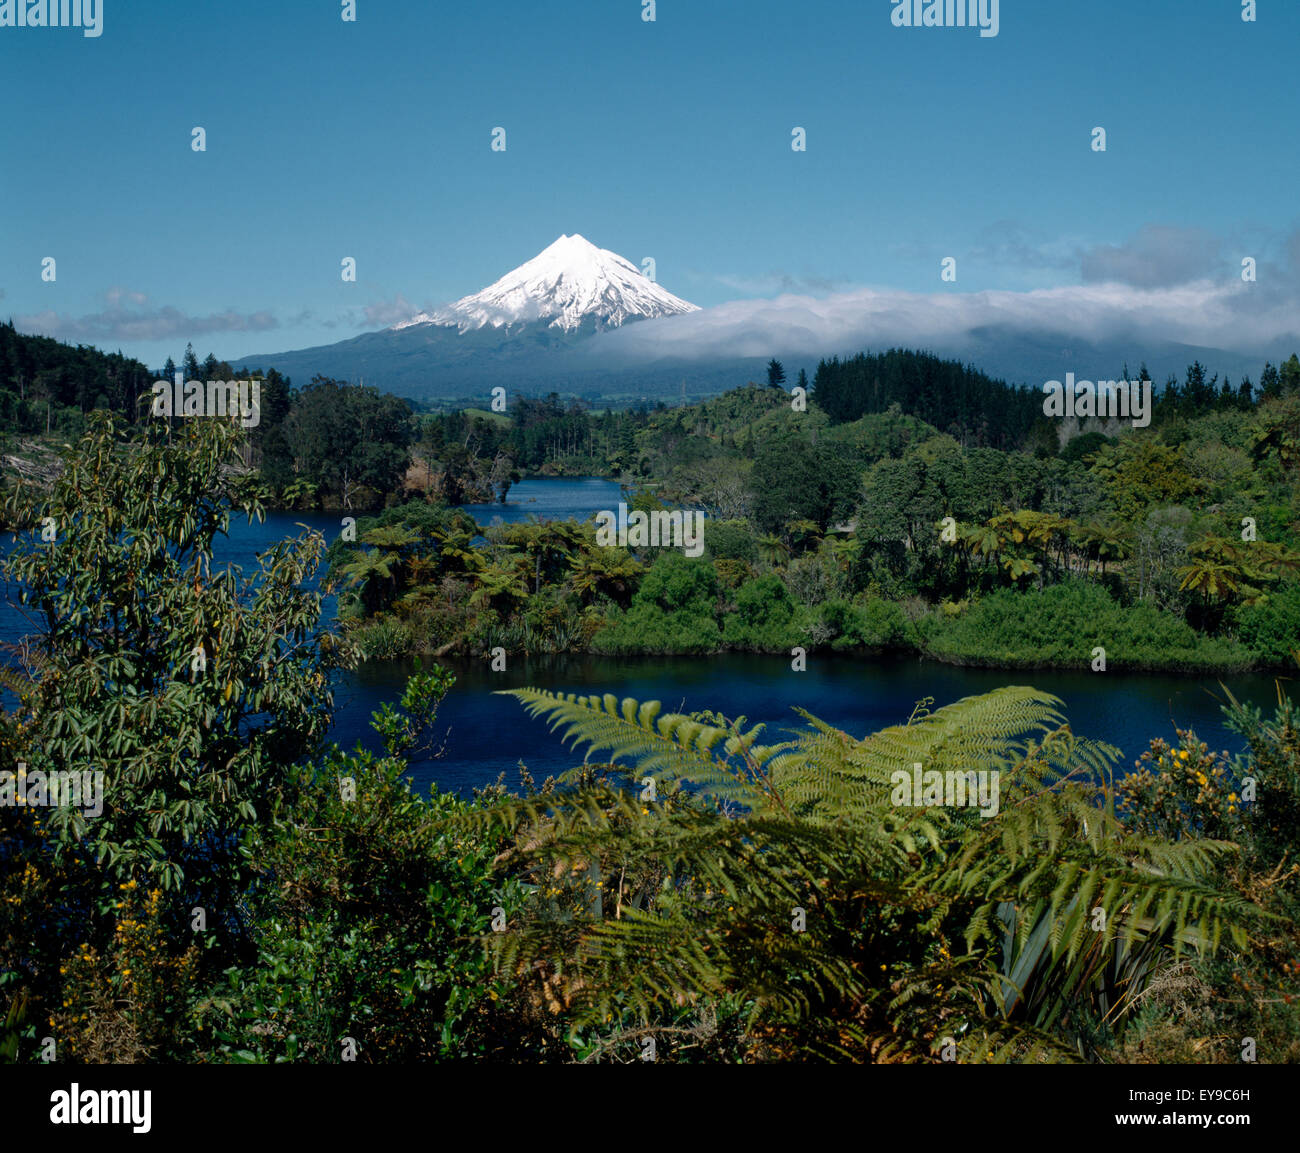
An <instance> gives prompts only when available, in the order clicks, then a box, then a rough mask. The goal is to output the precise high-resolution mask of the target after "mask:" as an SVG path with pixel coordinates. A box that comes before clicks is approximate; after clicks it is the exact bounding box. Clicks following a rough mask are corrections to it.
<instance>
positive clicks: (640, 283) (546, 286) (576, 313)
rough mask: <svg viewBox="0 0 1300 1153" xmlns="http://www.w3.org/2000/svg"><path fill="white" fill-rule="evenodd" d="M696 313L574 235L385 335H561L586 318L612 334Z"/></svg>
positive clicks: (629, 266)
mask: <svg viewBox="0 0 1300 1153" xmlns="http://www.w3.org/2000/svg"><path fill="white" fill-rule="evenodd" d="M696 311H698V309H697V307H696V306H695V305H694V304H691V303H689V302H688V301H685V300H680V299H678V298H677V297H676V296H674V295H673V294H672V293H671V292H667V291H665V290H664V289H662V288H660V287H659V285H658V284H656V283H655V282H654V281H653V280H650V279H649V278H648V277H646V276H643V275H642V274H641V272H640V270H639V269H638V268H637V267H636V266H635V265H634V264H633V263H632V262H631V261H629V260H625V259H624V258H623V257H621V256H619V255H618V253H616V252H610V251H609V250H608V249H606V248H597V247H596V245H594V244H592V243H591V241H590V240H588V239H587V238H586V237H585V236H580V235H579V234H578V233H576V232H575V233H574V234H573V235H572V236H570V235H568V234H567V233H566V234H564V235H561V236H560V237H559V238H558V239H557V240H555V241H553V242H552V243H551V244H549V245H548V246H547V247H546V248H544V249H542V251H541V252H539V253H538V254H537V255H536V256H534V257H533V258H532V259H531V260H528V261H525V262H524V263H523V264H521V265H520V266H519V267H518V268H516V269H515V270H514V271H513V272H508V273H506V275H505V276H503V277H502V278H501V279H500V280H498V281H496V282H495V283H494V284H490V285H488V287H487V288H485V289H483V291H482V292H476V293H474V294H473V295H471V296H465V297H462V298H461V299H460V300H457V301H456V302H455V303H453V304H448V305H445V306H444V307H442V308H439V309H435V310H434V311H433V312H424V313H421V314H420V315H419V316H416V317H413V318H412V319H410V320H408V321H405V322H403V323H401V324H396V325H394V326H393V327H394V328H409V327H410V326H412V325H415V324H439V325H444V326H452V325H454V326H456V327H457V328H459V329H460V331H461V332H467V331H469V330H471V329H475V328H482V327H484V326H485V325H489V324H490V325H492V326H493V327H494V328H501V327H504V326H508V325H513V324H524V323H527V322H529V321H533V320H548V321H549V322H550V324H551V326H552V327H555V328H561V329H564V330H566V331H567V330H569V329H573V328H578V327H580V326H581V325H582V323H583V321H585V320H586V319H587V318H588V317H594V318H595V319H596V321H597V323H598V324H602V325H610V326H613V327H617V326H618V325H621V324H622V323H623V322H624V321H625V320H631V319H635V318H643V317H644V318H650V317H656V316H673V315H676V314H679V313H683V312H696Z"/></svg>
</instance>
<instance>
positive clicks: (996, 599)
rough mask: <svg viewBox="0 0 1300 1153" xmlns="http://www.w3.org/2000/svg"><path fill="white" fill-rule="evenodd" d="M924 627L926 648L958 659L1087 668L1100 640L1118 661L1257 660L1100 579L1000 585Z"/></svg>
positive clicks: (1113, 662) (1184, 665)
mask: <svg viewBox="0 0 1300 1153" xmlns="http://www.w3.org/2000/svg"><path fill="white" fill-rule="evenodd" d="M925 632H926V640H925V647H926V651H927V652H929V653H931V654H933V655H934V656H937V657H939V658H940V659H942V660H946V661H951V662H953V663H955V664H967V663H979V664H988V665H993V666H995V667H999V668H1035V667H1044V666H1053V667H1063V668H1071V667H1073V668H1086V667H1090V666H1091V663H1092V660H1093V649H1094V648H1097V647H1101V648H1104V649H1105V650H1106V662H1107V667H1108V668H1113V669H1151V668H1177V669H1186V670H1189V671H1190V670H1194V669H1222V670H1231V669H1235V670H1242V669H1247V668H1250V667H1251V665H1252V664H1253V657H1252V655H1251V653H1250V652H1249V651H1248V650H1247V649H1245V648H1244V647H1243V646H1242V645H1240V644H1238V643H1236V642H1234V641H1228V640H1208V639H1206V638H1205V637H1203V636H1201V635H1200V634H1198V633H1197V632H1196V631H1195V630H1194V629H1193V628H1191V626H1190V625H1188V624H1187V623H1186V622H1185V621H1182V620H1180V619H1179V618H1177V617H1176V616H1173V615H1172V614H1169V613H1163V612H1161V611H1160V610H1158V609H1156V608H1154V607H1152V606H1151V605H1148V604H1137V605H1132V606H1130V607H1127V608H1126V607H1124V606H1122V605H1120V604H1118V603H1117V602H1116V601H1115V600H1113V599H1112V598H1111V596H1110V594H1109V593H1107V592H1106V590H1105V589H1103V588H1101V587H1099V586H1097V585H1094V584H1081V583H1071V584H1061V585H1053V586H1051V587H1049V588H1045V589H1041V590H1034V589H1030V590H1026V591H1023V592H1012V591H1011V590H1007V589H1002V590H999V591H998V592H995V593H991V594H989V595H988V596H986V597H983V598H981V599H980V600H979V601H977V602H975V603H974V604H973V605H971V607H970V610H969V611H968V612H966V613H964V614H962V615H961V616H958V617H956V618H940V617H931V618H928V619H927V621H926V623H925Z"/></svg>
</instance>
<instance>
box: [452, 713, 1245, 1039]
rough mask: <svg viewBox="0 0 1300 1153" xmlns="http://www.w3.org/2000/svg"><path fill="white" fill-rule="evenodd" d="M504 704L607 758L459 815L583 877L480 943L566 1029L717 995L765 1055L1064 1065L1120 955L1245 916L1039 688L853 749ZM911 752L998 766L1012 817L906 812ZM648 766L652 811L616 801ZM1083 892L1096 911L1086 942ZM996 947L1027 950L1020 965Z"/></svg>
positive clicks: (938, 764)
mask: <svg viewBox="0 0 1300 1153" xmlns="http://www.w3.org/2000/svg"><path fill="white" fill-rule="evenodd" d="M512 695H514V696H516V697H518V698H519V699H520V700H521V702H522V703H523V704H524V705H525V707H526V708H527V709H528V711H529V712H530V713H531V714H532V715H535V716H544V717H547V718H548V719H549V720H550V722H551V724H552V726H553V727H560V728H562V729H563V730H564V731H565V733H566V734H567V736H568V737H569V738H570V739H572V740H573V741H574V742H575V746H581V745H584V744H585V745H588V746H589V749H588V754H587V756H588V760H589V761H590V760H592V758H593V754H595V753H597V752H603V753H604V754H605V755H606V757H607V758H608V762H609V763H608V764H607V765H606V766H605V767H604V768H603V769H601V770H599V771H596V772H594V773H593V772H592V771H591V770H589V769H588V770H584V771H583V772H581V773H579V774H576V775H575V776H574V777H573V779H572V784H573V786H574V789H573V791H572V792H569V793H564V794H561V795H557V796H553V797H549V798H547V799H546V803H545V805H544V806H543V805H540V804H538V803H535V802H529V801H524V802H519V801H507V802H504V803H502V804H499V805H498V806H496V807H495V808H494V809H493V810H491V811H490V812H488V813H486V814H483V815H481V816H480V815H473V820H474V821H475V822H476V824H477V823H478V822H482V821H488V822H490V825H491V827H504V828H506V829H510V830H512V831H514V833H515V835H516V842H517V844H518V845H519V847H520V848H519V851H520V853H521V854H523V859H524V860H525V861H533V860H536V862H537V865H538V867H544V866H545V865H546V864H547V863H548V862H559V863H560V864H561V865H563V864H564V863H566V862H567V863H569V864H570V865H571V866H572V867H567V866H566V867H562V868H559V869H558V871H557V872H556V873H555V875H557V876H566V877H573V878H575V882H574V883H575V884H576V886H577V887H576V889H571V890H570V892H571V893H572V895H573V896H574V897H575V898H576V899H575V900H573V901H572V902H571V905H570V911H569V913H568V914H567V915H566V916H564V917H563V918H561V919H559V920H557V919H555V917H554V916H553V915H552V914H551V913H550V912H548V909H549V908H550V906H549V905H542V906H537V907H534V908H532V909H530V911H529V914H528V916H526V918H525V919H524V920H523V922H522V923H521V924H520V925H519V927H518V928H517V929H513V930H512V931H511V932H509V933H507V934H502V935H500V936H499V937H498V938H497V939H496V940H494V941H493V945H494V947H495V949H496V953H497V956H498V958H499V960H500V963H501V964H502V966H503V967H508V968H509V969H510V970H511V971H513V972H516V973H518V974H520V975H521V976H523V977H524V978H525V979H544V980H545V981H547V982H548V986H547V987H548V989H549V996H550V997H551V998H552V999H553V1000H554V1001H555V1002H556V1006H557V1011H559V1012H564V1013H567V1014H568V1015H569V1016H570V1019H571V1020H572V1021H573V1022H574V1025H575V1026H579V1027H580V1026H582V1025H584V1024H586V1023H593V1024H599V1023H601V1022H610V1021H617V1022H618V1023H619V1025H621V1026H626V1024H627V1023H628V1022H629V1021H631V1022H637V1023H639V1025H640V1027H641V1028H643V1029H644V1030H648V1031H653V1030H654V1029H656V1028H658V1027H663V1026H665V1025H666V1024H667V1023H668V1022H669V1021H670V1020H671V1019H672V1015H673V1014H675V1013H676V1012H678V1011H679V1010H680V1008H681V1007H682V1006H683V1005H687V1006H692V1005H693V1006H704V1005H707V1004H709V1003H710V1002H711V1001H713V1000H714V999H717V998H726V999H727V1000H728V1002H729V1003H733V1004H734V1003H737V1002H739V1003H743V1004H746V1005H748V1006H750V1009H749V1012H748V1014H747V1016H746V1030H747V1032H748V1033H749V1035H750V1037H751V1038H752V1039H753V1041H752V1048H751V1053H750V1055H751V1057H757V1058H759V1059H761V1058H763V1057H779V1056H792V1055H795V1054H803V1055H805V1056H807V1055H813V1056H823V1057H826V1056H838V1057H841V1058H843V1057H849V1058H852V1059H859V1060H925V1059H932V1060H933V1059H937V1058H938V1053H937V1050H938V1049H939V1047H940V1045H939V1042H940V1038H942V1036H943V1035H945V1034H949V1035H952V1036H954V1037H957V1038H959V1039H961V1040H960V1045H961V1048H962V1051H963V1054H964V1055H963V1058H962V1059H963V1060H971V1059H974V1060H981V1059H985V1056H986V1053H987V1054H988V1055H989V1056H993V1055H994V1054H996V1057H995V1059H1011V1058H1019V1059H1048V1058H1050V1057H1053V1056H1055V1057H1057V1058H1060V1057H1063V1056H1067V1055H1068V1054H1069V1053H1070V1052H1075V1051H1079V1050H1080V1049H1084V1050H1085V1051H1086V1046H1085V1045H1084V1043H1083V1041H1082V1039H1081V1037H1082V1034H1081V1031H1080V1029H1079V1028H1078V1027H1076V1026H1070V1027H1063V1025H1062V1022H1063V1021H1064V1020H1066V1019H1067V1018H1070V1017H1073V1018H1074V1019H1092V1018H1096V1017H1099V1016H1100V1015H1101V1014H1108V1015H1109V1016H1110V1017H1111V1019H1112V1020H1115V1021H1121V1020H1123V1019H1124V1017H1125V1016H1126V1015H1127V1014H1128V1013H1129V1012H1130V1011H1131V1008H1132V1006H1133V1004H1134V1002H1135V1000H1136V998H1137V995H1138V993H1139V992H1140V990H1141V987H1142V986H1143V984H1144V981H1145V979H1146V976H1145V975H1144V972H1143V971H1142V970H1141V969H1134V968H1133V966H1131V965H1128V966H1127V968H1126V961H1125V958H1126V957H1127V956H1129V955H1130V954H1131V953H1132V951H1133V950H1135V949H1138V948H1147V947H1154V943H1158V942H1160V941H1164V942H1166V943H1167V945H1168V947H1170V948H1172V949H1173V950H1174V951H1175V952H1178V951H1180V950H1182V949H1183V948H1185V947H1187V946H1192V947H1195V948H1207V949H1212V948H1213V947H1214V944H1215V943H1216V942H1217V941H1218V939H1219V934H1220V932H1221V931H1223V930H1224V929H1230V930H1231V931H1232V933H1233V935H1234V937H1235V938H1236V939H1239V940H1240V939H1242V930H1243V927H1244V926H1245V925H1247V924H1251V923H1254V922H1255V921H1256V920H1257V919H1258V916H1259V913H1258V910H1255V909H1254V908H1253V906H1251V905H1250V903H1249V902H1246V901H1243V900H1241V899H1238V898H1235V897H1234V896H1232V895H1230V894H1224V893H1220V892H1216V891H1215V890H1213V889H1212V888H1211V887H1209V886H1208V885H1206V884H1205V883H1204V877H1205V875H1206V873H1207V871H1208V870H1209V869H1210V868H1211V866H1212V864H1213V861H1214V860H1215V859H1216V858H1217V857H1218V856H1219V855H1221V854H1223V853H1224V852H1226V851H1228V849H1229V846H1227V845H1222V844H1219V843H1217V842H1211V841H1198V842H1197V843H1195V844H1189V845H1176V846H1171V845H1168V844H1163V843H1159V842H1152V841H1150V840H1146V839H1142V838H1137V837H1134V836H1133V835H1131V834H1129V833H1127V832H1126V831H1125V830H1124V828H1123V827H1122V825H1121V824H1120V823H1119V822H1118V821H1117V820H1116V819H1115V817H1114V816H1113V795H1112V794H1111V793H1110V792H1109V791H1108V790H1107V789H1106V787H1105V786H1104V785H1100V786H1099V785H1095V784H1090V783H1088V781H1089V780H1090V779H1095V778H1096V777H1097V775H1098V774H1103V775H1104V773H1105V771H1106V768H1107V766H1108V764H1109V763H1111V761H1113V758H1114V750H1109V749H1107V748H1105V747H1103V746H1093V745H1090V744H1089V743H1088V742H1085V741H1081V740H1079V739H1077V738H1075V737H1074V736H1073V735H1072V734H1071V733H1070V732H1069V729H1068V728H1067V727H1065V726H1064V724H1063V720H1062V718H1061V716H1060V714H1059V712H1058V711H1057V708H1056V705H1057V702H1056V701H1055V700H1054V699H1053V698H1050V697H1047V696H1045V695H1043V694H1040V693H1036V692H1034V691H1032V690H1028V689H1019V688H1007V689H1001V690H998V691H997V692H994V693H990V694H986V695H985V696H982V697H974V698H968V699H966V700H964V701H960V702H958V703H956V704H954V705H951V706H948V707H947V708H944V709H941V710H939V711H938V712H936V713H934V714H925V713H923V712H920V713H918V714H917V715H915V716H914V717H913V718H912V719H911V721H910V722H909V723H908V724H906V725H902V726H896V727H893V728H890V729H886V730H884V731H882V732H880V733H877V734H874V735H872V736H870V737H868V738H866V739H865V740H862V741H855V740H853V739H852V738H850V737H849V736H848V735H847V734H845V733H842V732H840V731H838V730H835V729H833V728H831V727H830V726H827V725H825V724H823V723H821V722H819V721H817V720H816V719H815V718H812V717H810V716H808V715H807V714H804V715H805V717H806V719H807V721H808V728H807V729H806V730H805V731H804V732H802V733H801V734H799V735H797V736H795V737H794V738H793V739H791V740H787V741H783V742H780V743H778V744H765V743H764V741H763V726H762V725H758V726H750V725H748V724H747V722H746V721H745V719H744V718H739V719H737V720H735V721H727V720H725V719H724V718H721V717H717V716H715V715H713V714H708V713H701V714H695V715H691V716H682V715H678V714H663V713H662V710H661V708H660V706H659V704H658V702H646V703H644V704H639V703H638V702H636V701H633V700H624V701H622V702H621V703H620V702H619V701H618V700H617V699H616V698H615V697H613V696H612V695H606V696H605V697H603V698H599V697H589V698H579V697H575V696H573V695H571V694H570V695H568V696H557V695H554V694H551V693H546V692H541V691H538V690H533V689H527V690H520V691H517V692H515V693H513V694H512ZM619 762H626V767H622V766H621V765H620V764H619ZM917 763H920V764H923V765H925V766H926V768H928V769H929V768H933V769H938V770H940V771H944V770H946V769H949V768H952V769H954V770H955V769H958V768H960V769H961V770H965V769H968V768H969V767H970V766H971V765H972V764H978V765H980V766H981V767H982V768H984V767H988V768H989V769H997V771H999V772H1000V773H1001V779H1002V791H1001V796H1002V802H1001V808H1000V809H999V811H998V812H997V814H996V815H995V816H993V818H992V819H990V820H982V819H981V818H980V817H979V816H978V815H977V814H976V813H974V812H973V811H972V810H970V809H955V810H953V809H944V808H942V807H935V806H928V807H923V808H920V809H913V808H910V807H899V806H898V805H897V804H896V803H894V800H895V787H896V786H895V776H896V774H897V773H900V772H901V773H902V774H903V775H904V776H905V777H910V773H911V768H912V766H913V765H914V764H917ZM647 778H650V779H653V781H654V782H655V785H656V797H655V799H654V800H652V801H648V802H647V801H644V800H641V799H639V798H638V796H637V794H636V793H635V792H629V791H625V788H621V787H620V785H623V786H629V785H630V786H634V787H637V788H641V789H642V790H644V787H645V786H644V784H643V782H644V781H645V780H646V779H647ZM1095 903H1101V904H1102V905H1103V906H1104V907H1105V908H1107V909H1108V910H1110V911H1111V917H1110V919H1109V922H1108V925H1107V926H1106V927H1105V928H1104V929H1103V930H1101V931H1100V932H1098V931H1094V930H1093V929H1092V928H1091V927H1090V917H1089V912H1090V910H1091V909H1092V907H1093V905H1094V904H1095ZM1014 910H1023V911H1024V912H1025V914H1026V915H1020V916H1016V915H1014ZM792 918H793V920H792ZM999 918H1000V920H999ZM1008 925H1009V926H1010V928H1008ZM1036 925H1045V926H1046V929H1045V930H1044V931H1043V932H1036V931H1035V932H1031V930H1033V927H1034V926H1036ZM1008 932H1010V934H1011V936H1010V937H1009V938H1008V936H1007V934H1008ZM958 939H960V940H964V942H965V948H966V952H965V954H964V955H963V956H960V957H955V956H953V954H952V952H951V950H950V944H951V943H953V942H955V941H956V940H958ZM1031 939H1032V940H1033V951H1032V953H1024V952H1023V950H1024V945H1025V943H1026V942H1028V941H1030V940H1031ZM1009 941H1010V942H1013V943H1015V944H1016V945H1017V947H1018V950H1019V952H1018V953H1016V954H1015V955H1023V956H1024V957H1025V958H1027V961H1026V963H1025V964H1018V965H1017V966H1016V967H1015V968H1014V969H1012V970H1008V969H1007V968H1006V958H1007V956H1008V952H1007V947H1008V942H1009ZM1116 973H1119V974H1120V975H1121V976H1123V977H1126V978H1127V979H1125V980H1123V981H1121V982H1119V983H1118V984H1117V983H1116V981H1115V980H1113V979H1112V977H1113V976H1114V975H1115V974H1116ZM534 974H545V976H544V977H534V976H533V975H534ZM1013 993H1014V994H1015V995H1014V996H1013V995H1011V994H1013ZM1090 1015H1091V1016H1090Z"/></svg>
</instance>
